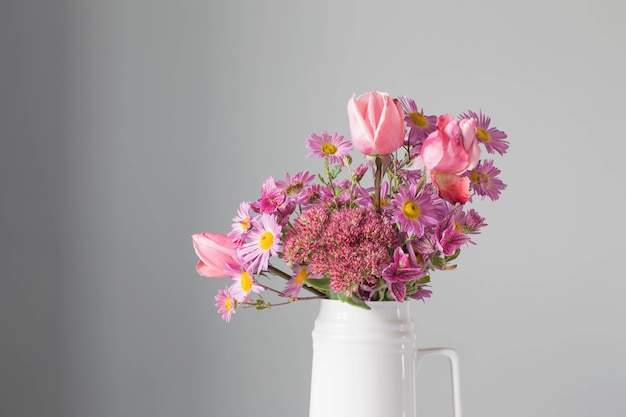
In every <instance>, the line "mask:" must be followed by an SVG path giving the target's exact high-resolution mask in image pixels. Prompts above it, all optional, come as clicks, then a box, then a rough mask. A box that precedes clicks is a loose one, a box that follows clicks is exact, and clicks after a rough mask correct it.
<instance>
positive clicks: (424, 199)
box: [391, 184, 441, 237]
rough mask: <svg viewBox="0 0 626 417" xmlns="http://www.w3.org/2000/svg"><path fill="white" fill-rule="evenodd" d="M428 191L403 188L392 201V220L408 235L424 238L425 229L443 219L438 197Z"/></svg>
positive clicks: (410, 187) (413, 186)
mask: <svg viewBox="0 0 626 417" xmlns="http://www.w3.org/2000/svg"><path fill="white" fill-rule="evenodd" d="M428 190H430V188H428V189H421V190H420V191H419V192H418V191H417V185H415V184H412V185H410V186H409V187H406V186H405V187H402V188H400V189H399V190H398V193H397V194H396V195H395V196H394V198H393V199H392V200H391V204H392V205H393V211H392V218H393V221H395V222H398V223H399V225H400V230H401V231H403V232H406V233H407V235H409V236H413V235H416V236H417V237H422V236H423V235H424V228H425V227H432V226H436V225H437V223H439V218H440V217H441V208H440V207H439V205H438V204H437V201H438V197H436V196H435V195H434V194H433V193H431V192H428Z"/></svg>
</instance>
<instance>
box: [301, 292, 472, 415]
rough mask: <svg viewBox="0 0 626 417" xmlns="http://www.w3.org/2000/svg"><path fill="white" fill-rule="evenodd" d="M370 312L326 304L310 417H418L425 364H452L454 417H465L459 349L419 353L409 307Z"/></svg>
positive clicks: (381, 305)
mask: <svg viewBox="0 0 626 417" xmlns="http://www.w3.org/2000/svg"><path fill="white" fill-rule="evenodd" d="M369 305H370V307H371V310H365V309H362V308H358V307H354V306H351V305H348V304H346V303H343V302H341V301H337V300H321V304H320V311H319V314H318V316H317V318H316V320H315V325H314V329H313V333H312V336H313V363H312V375H311V396H310V406H309V417H352V416H358V417H416V416H417V414H416V400H415V394H416V392H415V391H416V388H415V387H416V384H415V377H416V373H417V367H418V364H419V362H420V360H421V359H422V358H424V357H426V356H430V355H444V356H446V357H448V358H449V360H450V366H451V371H452V394H453V395H452V396H453V407H454V416H455V417H461V393H460V381H459V361H458V357H457V354H456V351H455V350H454V349H449V348H431V349H417V347H416V341H415V339H416V336H415V330H414V327H413V321H412V320H411V316H410V310H409V303H408V302H404V303H399V302H394V301H381V302H372V303H369Z"/></svg>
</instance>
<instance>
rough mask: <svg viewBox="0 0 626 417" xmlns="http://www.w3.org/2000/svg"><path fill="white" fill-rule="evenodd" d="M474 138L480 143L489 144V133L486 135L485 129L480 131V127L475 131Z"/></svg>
mask: <svg viewBox="0 0 626 417" xmlns="http://www.w3.org/2000/svg"><path fill="white" fill-rule="evenodd" d="M476 137H477V138H478V140H480V141H481V142H485V143H489V142H491V138H490V137H489V133H487V131H486V130H485V129H482V128H480V127H479V128H477V129H476Z"/></svg>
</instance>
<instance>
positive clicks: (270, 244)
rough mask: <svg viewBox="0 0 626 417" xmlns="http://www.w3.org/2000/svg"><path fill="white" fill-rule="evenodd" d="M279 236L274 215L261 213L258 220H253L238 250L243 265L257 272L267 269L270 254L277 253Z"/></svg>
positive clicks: (275, 254) (278, 226) (279, 232)
mask: <svg viewBox="0 0 626 417" xmlns="http://www.w3.org/2000/svg"><path fill="white" fill-rule="evenodd" d="M281 236H282V232H281V227H280V225H279V224H278V221H277V218H276V216H275V215H273V214H267V213H263V214H262V215H261V217H260V219H259V220H258V221H256V220H255V221H254V225H253V229H252V230H251V231H250V233H249V234H248V241H247V242H246V243H244V244H243V245H242V246H241V247H240V248H239V250H238V254H239V257H240V258H241V260H242V261H243V264H244V267H245V268H246V269H249V270H251V271H256V272H257V273H259V272H261V271H263V270H265V269H267V266H268V264H269V259H270V256H277V255H278V251H279V250H280V237H281Z"/></svg>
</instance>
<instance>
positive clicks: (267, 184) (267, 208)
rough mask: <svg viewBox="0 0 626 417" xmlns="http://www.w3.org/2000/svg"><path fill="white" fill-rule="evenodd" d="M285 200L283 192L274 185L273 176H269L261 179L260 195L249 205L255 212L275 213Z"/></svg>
mask: <svg viewBox="0 0 626 417" xmlns="http://www.w3.org/2000/svg"><path fill="white" fill-rule="evenodd" d="M285 200H286V196H285V193H284V192H283V191H281V190H279V189H278V188H277V187H276V182H275V181H274V177H269V178H267V179H266V180H265V181H263V186H262V187H261V197H260V198H259V199H258V200H256V201H255V202H253V203H252V204H251V205H250V206H251V207H252V209H253V210H254V211H256V212H257V213H275V212H276V210H278V208H279V207H280V206H281V205H282V204H283V203H284V202H285Z"/></svg>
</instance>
